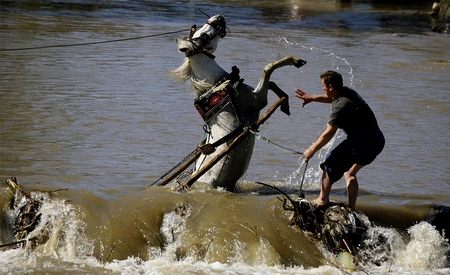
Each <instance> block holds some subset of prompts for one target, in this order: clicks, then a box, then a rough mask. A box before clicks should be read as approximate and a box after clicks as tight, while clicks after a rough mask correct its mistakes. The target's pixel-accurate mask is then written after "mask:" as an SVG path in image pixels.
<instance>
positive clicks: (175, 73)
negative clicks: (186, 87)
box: [168, 57, 211, 97]
mask: <svg viewBox="0 0 450 275" xmlns="http://www.w3.org/2000/svg"><path fill="white" fill-rule="evenodd" d="M168 73H169V75H170V76H171V77H173V78H175V79H176V80H177V81H178V82H180V83H186V81H188V80H191V89H192V91H193V92H194V93H195V95H196V96H197V97H199V96H200V95H202V94H203V93H204V92H206V91H207V90H208V89H209V88H211V84H210V83H207V82H205V81H204V80H202V79H197V78H195V77H194V76H193V75H192V68H191V64H190V62H189V58H187V57H186V58H185V59H184V62H183V64H181V66H180V67H178V68H177V69H175V70H170V71H168Z"/></svg>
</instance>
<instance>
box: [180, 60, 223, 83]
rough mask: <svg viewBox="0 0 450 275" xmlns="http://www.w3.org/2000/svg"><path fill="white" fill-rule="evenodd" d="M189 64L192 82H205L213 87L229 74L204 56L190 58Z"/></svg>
mask: <svg viewBox="0 0 450 275" xmlns="http://www.w3.org/2000/svg"><path fill="white" fill-rule="evenodd" d="M189 62H190V65H191V77H192V81H200V82H205V83H208V84H210V85H211V86H213V85H214V84H216V83H217V82H218V81H219V80H221V79H222V78H224V77H225V76H226V75H227V74H228V73H227V72H226V71H225V70H224V69H222V67H220V66H219V64H217V62H216V61H215V60H214V59H212V58H210V57H208V56H206V55H204V54H196V55H194V56H191V57H189Z"/></svg>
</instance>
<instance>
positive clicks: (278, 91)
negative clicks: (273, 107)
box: [269, 81, 291, 116]
mask: <svg viewBox="0 0 450 275" xmlns="http://www.w3.org/2000/svg"><path fill="white" fill-rule="evenodd" d="M269 89H270V90H272V91H273V92H274V93H275V94H276V95H277V96H278V97H279V98H283V97H285V98H286V100H285V101H283V102H282V103H281V106H280V110H281V111H282V112H283V113H285V114H286V115H288V116H290V115H291V112H290V110H289V96H288V95H287V94H286V93H285V92H284V91H283V90H281V88H280V87H278V85H277V84H275V82H273V81H269Z"/></svg>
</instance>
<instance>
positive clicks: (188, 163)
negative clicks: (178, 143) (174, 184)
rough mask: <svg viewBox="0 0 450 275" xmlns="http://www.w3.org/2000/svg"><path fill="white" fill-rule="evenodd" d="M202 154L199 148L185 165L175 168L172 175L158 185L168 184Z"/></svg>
mask: <svg viewBox="0 0 450 275" xmlns="http://www.w3.org/2000/svg"><path fill="white" fill-rule="evenodd" d="M201 154H202V151H200V150H198V151H197V152H195V155H193V156H192V157H191V158H190V159H188V160H187V161H186V162H185V163H184V164H183V165H181V166H180V167H179V168H178V169H177V170H175V172H173V174H172V175H170V176H169V177H167V178H166V179H165V180H164V181H162V182H160V183H159V184H158V186H164V185H166V184H168V183H169V182H170V181H171V180H173V179H174V178H176V177H177V176H178V175H179V174H181V172H183V171H184V170H186V168H188V167H189V165H191V164H192V163H193V162H194V161H195V160H196V159H197V158H198V157H200V155H201Z"/></svg>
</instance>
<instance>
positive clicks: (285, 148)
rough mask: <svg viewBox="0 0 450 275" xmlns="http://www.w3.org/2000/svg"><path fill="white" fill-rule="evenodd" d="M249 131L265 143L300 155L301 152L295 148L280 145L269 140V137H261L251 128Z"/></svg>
mask: <svg viewBox="0 0 450 275" xmlns="http://www.w3.org/2000/svg"><path fill="white" fill-rule="evenodd" d="M250 133H252V134H254V135H255V136H256V137H257V138H258V139H259V140H264V141H266V142H267V143H269V144H272V145H273V146H275V147H277V148H278V149H281V150H282V151H285V152H290V153H292V154H293V155H301V154H303V153H302V152H299V151H295V150H293V149H290V148H287V147H285V146H282V145H280V144H277V143H275V142H273V141H271V140H270V139H268V138H265V137H263V136H261V135H259V134H257V133H256V132H255V131H253V130H250Z"/></svg>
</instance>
